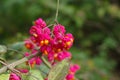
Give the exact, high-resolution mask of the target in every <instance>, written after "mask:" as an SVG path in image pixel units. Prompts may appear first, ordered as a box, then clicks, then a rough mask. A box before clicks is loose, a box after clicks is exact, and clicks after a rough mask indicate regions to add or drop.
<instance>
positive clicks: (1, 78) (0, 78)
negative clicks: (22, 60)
mask: <svg viewBox="0 0 120 80" xmlns="http://www.w3.org/2000/svg"><path fill="white" fill-rule="evenodd" d="M9 76H10V74H1V75H0V80H9Z"/></svg>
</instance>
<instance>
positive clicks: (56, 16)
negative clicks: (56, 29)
mask: <svg viewBox="0 0 120 80" xmlns="http://www.w3.org/2000/svg"><path fill="white" fill-rule="evenodd" d="M58 11H59V0H57V9H56V15H55V23H57V24H58V20H57V18H58Z"/></svg>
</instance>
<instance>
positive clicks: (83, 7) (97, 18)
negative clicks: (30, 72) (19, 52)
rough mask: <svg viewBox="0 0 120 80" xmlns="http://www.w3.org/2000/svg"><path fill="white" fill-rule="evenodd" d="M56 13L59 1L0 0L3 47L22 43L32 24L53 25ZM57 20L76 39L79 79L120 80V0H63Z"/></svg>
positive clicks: (75, 56) (74, 48)
mask: <svg viewBox="0 0 120 80" xmlns="http://www.w3.org/2000/svg"><path fill="white" fill-rule="evenodd" d="M55 12H56V0H0V44H5V45H8V44H13V43H16V42H21V41H23V40H24V39H26V38H28V37H29V28H30V27H31V25H32V21H34V20H36V19H37V18H39V17H41V18H43V19H44V20H45V21H46V22H47V24H50V23H52V22H53V21H54V17H55ZM58 21H59V22H60V23H61V24H63V25H64V26H65V27H66V30H67V32H71V33H72V34H73V35H74V37H75V41H74V46H73V48H72V49H71V50H70V51H71V52H72V54H73V59H72V60H73V62H74V63H78V64H79V65H80V66H81V70H80V71H78V72H77V74H76V76H77V77H78V79H79V80H120V78H119V77H120V0H60V8H59V16H58ZM5 57H6V58H8V60H9V59H11V58H12V59H13V58H14V57H13V54H12V53H11V54H6V55H5ZM17 57H18V58H19V56H17Z"/></svg>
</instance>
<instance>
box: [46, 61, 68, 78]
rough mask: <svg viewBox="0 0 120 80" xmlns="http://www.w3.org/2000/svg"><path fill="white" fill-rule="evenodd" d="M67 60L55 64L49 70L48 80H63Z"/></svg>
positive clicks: (66, 68)
mask: <svg viewBox="0 0 120 80" xmlns="http://www.w3.org/2000/svg"><path fill="white" fill-rule="evenodd" d="M69 66H70V63H69V59H65V60H63V61H62V62H59V63H57V64H56V65H55V66H53V68H52V69H51V70H50V72H49V74H48V80H64V78H65V76H66V75H67V73H68V70H69Z"/></svg>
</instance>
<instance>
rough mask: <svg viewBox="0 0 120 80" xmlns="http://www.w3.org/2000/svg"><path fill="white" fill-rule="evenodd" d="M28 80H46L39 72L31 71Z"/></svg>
mask: <svg viewBox="0 0 120 80" xmlns="http://www.w3.org/2000/svg"><path fill="white" fill-rule="evenodd" d="M28 80H44V79H43V77H42V75H41V73H40V71H39V70H31V75H30V77H29V78H28Z"/></svg>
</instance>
